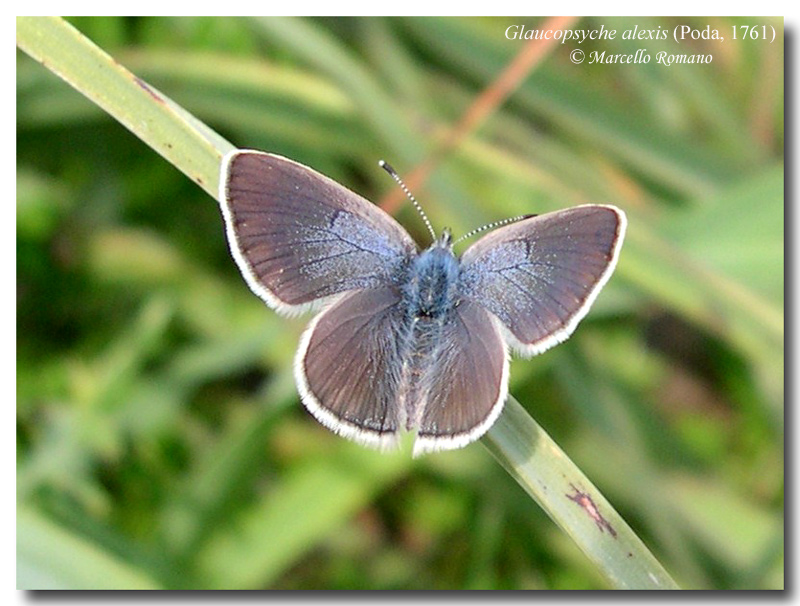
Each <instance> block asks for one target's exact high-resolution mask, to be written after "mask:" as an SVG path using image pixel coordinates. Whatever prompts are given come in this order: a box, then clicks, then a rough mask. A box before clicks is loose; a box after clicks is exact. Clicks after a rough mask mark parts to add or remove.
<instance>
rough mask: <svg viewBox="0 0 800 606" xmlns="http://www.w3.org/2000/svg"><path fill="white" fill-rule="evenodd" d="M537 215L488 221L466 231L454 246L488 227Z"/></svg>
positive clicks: (491, 227)
mask: <svg viewBox="0 0 800 606" xmlns="http://www.w3.org/2000/svg"><path fill="white" fill-rule="evenodd" d="M535 216H536V215H519V216H518V217H511V218H510V219H503V220H502V221H495V222H494V223H487V224H486V225H483V226H481V227H477V228H475V229H473V230H472V231H469V232H467V233H465V234H464V235H463V236H461V237H460V238H459V239H458V240H456V241H455V242H453V246H455V245H456V244H458V243H459V242H461V240H466V239H467V238H471V237H472V236H474V235H476V234H479V233H481V232H482V231H486V230H487V229H494V228H496V227H502V226H503V225H508V224H509V223H516V222H517V221H522V220H523V219H530V218H531V217H535Z"/></svg>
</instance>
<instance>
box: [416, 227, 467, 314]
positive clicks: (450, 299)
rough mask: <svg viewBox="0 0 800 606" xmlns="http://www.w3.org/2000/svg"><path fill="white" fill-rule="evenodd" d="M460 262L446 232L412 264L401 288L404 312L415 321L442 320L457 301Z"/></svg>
mask: <svg viewBox="0 0 800 606" xmlns="http://www.w3.org/2000/svg"><path fill="white" fill-rule="evenodd" d="M458 272H459V264H458V259H456V257H455V255H454V254H453V250H452V248H451V246H450V235H449V233H448V232H445V233H444V234H443V235H442V237H441V238H439V239H438V240H437V241H436V242H435V243H434V244H433V245H431V247H430V248H428V249H426V250H424V251H423V252H422V253H420V254H419V256H417V257H416V258H415V259H414V260H413V261H412V263H411V265H410V267H409V269H408V274H407V278H406V283H405V285H404V287H403V300H404V303H405V306H406V313H407V314H408V316H409V317H410V318H414V319H417V320H433V321H435V320H441V319H443V318H444V317H445V316H446V314H447V313H448V312H449V311H450V310H451V309H452V308H453V306H454V305H455V303H456V285H457V282H458Z"/></svg>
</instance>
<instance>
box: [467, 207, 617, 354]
mask: <svg viewBox="0 0 800 606" xmlns="http://www.w3.org/2000/svg"><path fill="white" fill-rule="evenodd" d="M624 231H625V215H624V214H623V213H622V212H621V211H620V210H619V209H617V208H614V207H613V206H599V205H587V206H578V207H575V208H571V209H567V210H562V211H558V212H554V213H548V214H546V215H541V216H537V217H531V218H529V219H525V220H522V221H519V222H517V223H513V224H511V225H508V226H505V227H501V228H499V229H497V230H495V231H494V232H492V233H490V234H488V235H487V236H485V237H483V238H481V239H480V240H479V241H478V242H476V243H475V244H474V245H472V246H471V247H470V248H468V249H467V250H466V251H465V253H464V255H463V256H462V271H461V282H460V292H461V294H462V295H463V296H464V297H466V298H469V299H471V300H474V301H476V302H478V303H480V304H481V305H483V306H484V307H485V308H486V309H487V310H489V311H490V312H492V313H493V314H494V315H495V316H496V317H497V318H498V319H499V320H500V321H501V322H502V323H503V325H504V326H505V327H506V329H507V330H508V332H509V333H510V341H511V344H512V346H514V348H515V349H517V350H519V351H520V353H522V354H526V355H532V354H536V353H540V352H542V351H544V350H545V349H548V348H549V347H552V346H553V345H555V344H556V343H559V342H560V341H563V340H564V339H566V338H567V337H568V336H569V335H570V334H571V333H572V331H573V330H574V329H575V326H576V325H577V324H578V322H579V321H580V320H581V318H583V316H584V315H585V314H586V312H587V311H588V309H589V307H590V306H591V304H592V302H593V301H594V299H595V297H596V296H597V293H598V292H599V291H600V289H601V288H602V286H603V285H604V284H605V282H606V281H607V280H608V278H609V276H610V275H611V273H612V271H613V270H614V266H615V265H616V261H617V256H618V254H619V248H620V246H621V244H622V238H623V235H624Z"/></svg>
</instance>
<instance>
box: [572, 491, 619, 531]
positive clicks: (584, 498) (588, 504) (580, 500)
mask: <svg viewBox="0 0 800 606" xmlns="http://www.w3.org/2000/svg"><path fill="white" fill-rule="evenodd" d="M570 486H571V487H572V490H574V491H575V494H567V495H564V496H565V497H567V498H568V499H569V500H570V501H574V502H575V503H577V504H578V505H580V506H581V509H583V510H584V511H585V512H586V513H587V514H589V517H590V518H592V519H593V520H594V523H595V524H597V527H598V528H599V529H600V532H604V531H606V530H608V534H610V535H611V536H612V537H614V538H616V537H617V531H616V530H614V527H613V526H612V525H611V524H609V523H608V520H606V519H605V518H604V517H603V515H602V514H601V513H600V510H599V509H598V508H597V505H595V504H594V501H593V500H592V497H590V496H589V494H588V493H585V492H581V491H580V490H578V488H577V487H576V486H575V484H570Z"/></svg>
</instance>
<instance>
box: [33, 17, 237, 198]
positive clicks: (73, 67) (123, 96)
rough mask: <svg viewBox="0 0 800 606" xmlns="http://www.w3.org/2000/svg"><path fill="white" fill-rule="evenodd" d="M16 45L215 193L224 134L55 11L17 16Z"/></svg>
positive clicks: (225, 149) (224, 147)
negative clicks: (188, 110)
mask: <svg viewBox="0 0 800 606" xmlns="http://www.w3.org/2000/svg"><path fill="white" fill-rule="evenodd" d="M17 46H19V47H20V48H21V49H22V50H24V51H25V52H26V53H28V54H29V55H30V56H31V57H33V58H34V59H36V60H37V61H39V62H40V63H42V64H43V65H44V66H45V67H46V68H47V69H49V70H50V71H52V72H53V73H55V74H56V75H58V76H59V77H60V78H62V79H64V80H65V81H66V82H68V83H69V84H70V85H71V86H73V87H74V88H75V89H77V90H78V91H80V92H81V93H83V94H84V95H86V97H88V98H89V99H91V100H92V101H94V102H95V103H96V104H97V105H99V106H100V107H101V108H103V109H104V110H105V111H106V112H108V113H109V114H110V115H111V116H112V117H114V118H115V119H116V120H118V121H119V122H120V123H121V124H123V125H124V126H125V127H127V128H128V129H130V131H131V132H133V133H134V134H136V135H137V136H138V137H140V138H141V139H142V140H143V141H145V142H146V143H147V144H148V145H150V147H152V148H153V149H154V150H156V151H157V152H158V153H159V154H161V155H162V156H164V158H166V159H167V160H168V161H169V162H170V163H171V164H172V165H174V166H175V167H177V168H178V169H179V170H180V171H182V172H183V173H184V174H185V175H186V176H188V177H189V178H190V179H192V181H195V182H196V183H197V184H198V185H200V187H202V188H203V189H205V190H206V191H207V192H208V193H210V194H211V195H213V196H216V192H217V187H218V172H219V170H218V166H219V158H220V156H221V155H222V154H224V153H226V152H227V151H228V150H230V149H232V148H233V146H232V145H231V144H230V143H227V142H226V141H225V140H224V139H223V138H222V137H220V136H219V135H217V134H216V133H214V132H213V131H212V130H211V129H209V128H208V127H206V126H205V125H204V124H202V123H201V122H200V121H199V120H196V119H195V118H193V117H192V116H191V115H190V114H189V113H188V112H186V111H184V110H183V109H181V108H180V106H178V105H177V104H175V103H173V102H172V101H170V100H169V99H168V98H167V97H166V96H164V95H163V94H162V93H160V92H158V91H157V90H155V89H154V88H153V87H152V86H149V85H148V84H146V83H145V82H144V81H143V80H140V79H139V78H137V77H136V76H134V75H133V74H132V73H131V72H129V71H128V70H127V69H125V68H124V67H123V66H122V65H120V64H119V63H117V62H116V61H114V59H112V58H111V57H110V56H109V55H108V54H106V53H104V52H103V51H102V50H101V49H99V48H98V47H97V46H95V45H94V44H93V43H92V42H91V41H90V40H89V39H87V38H86V37H85V36H84V35H83V34H81V33H80V32H79V31H78V30H76V29H75V28H74V27H72V26H71V25H70V24H68V23H67V22H66V21H64V20H63V19H58V18H55V17H17Z"/></svg>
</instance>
